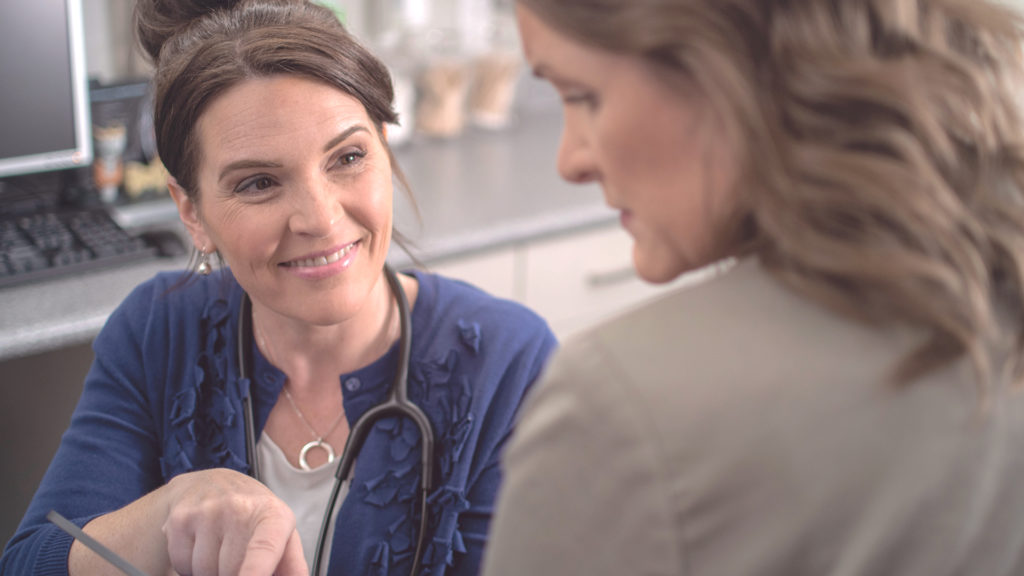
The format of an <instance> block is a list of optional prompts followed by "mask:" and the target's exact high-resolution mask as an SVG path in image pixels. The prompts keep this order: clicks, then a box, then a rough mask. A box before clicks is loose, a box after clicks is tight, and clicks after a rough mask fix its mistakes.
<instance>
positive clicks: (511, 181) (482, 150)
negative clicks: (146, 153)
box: [0, 111, 616, 361]
mask: <svg viewBox="0 0 1024 576" xmlns="http://www.w3.org/2000/svg"><path fill="white" fill-rule="evenodd" d="M561 122H562V118H561V115H560V113H558V112H551V111H531V112H529V113H523V114H521V116H520V117H519V118H517V119H516V120H515V121H514V122H513V123H512V125H510V126H508V127H507V128H505V129H502V130H498V131H485V130H482V129H469V130H467V131H466V132H464V133H463V134H462V135H460V136H458V137H456V138H452V139H450V140H440V139H427V138H421V137H417V138H415V139H413V140H411V141H409V142H406V143H404V144H402V145H400V146H398V147H396V149H395V150H394V153H395V157H396V160H397V161H398V164H399V166H400V167H401V168H402V170H403V171H404V172H405V175H406V177H407V179H408V181H409V183H410V185H411V187H412V194H413V196H414V197H415V202H416V205H417V207H418V209H419V214H420V217H419V218H418V219H417V217H416V215H415V211H414V210H413V208H412V204H411V203H410V202H409V200H408V199H407V198H406V196H405V194H404V193H403V192H402V190H401V189H400V187H398V186H396V189H395V225H396V229H397V230H398V231H399V232H401V233H402V234H403V235H404V236H405V237H407V238H409V239H410V240H411V241H412V244H413V245H412V246H411V252H412V254H413V255H414V256H415V257H416V258H417V259H419V260H420V261H422V262H423V263H425V264H430V263H432V262H438V261H443V260H446V259H450V258H455V257H458V256H463V255H466V254H470V253H473V252H480V251H485V250H490V249H495V248H500V247H503V246H507V245H509V244H515V243H521V242H527V241H531V240H535V239H539V238H542V237H545V236H551V235H557V234H563V233H569V232H573V231H576V230H580V229H584V228H588V227H593V226H598V225H604V224H609V223H611V222H613V221H614V219H615V216H616V215H615V213H614V212H612V211H611V210H610V209H609V208H607V207H606V206H605V205H604V203H603V199H602V196H601V193H600V190H599V188H598V187H597V186H596V185H592V184H588V185H584V186H577V185H571V184H567V183H565V182H564V181H563V180H561V178H559V176H558V174H557V172H556V169H555V157H556V152H557V150H558V142H559V137H560V133H561ZM116 215H117V216H118V218H119V219H120V221H121V222H122V223H123V224H124V225H125V226H126V227H128V228H135V227H151V226H154V225H161V224H163V225H166V226H169V227H177V228H179V229H180V222H178V221H177V213H176V212H175V211H174V207H173V204H172V203H171V202H170V201H169V200H167V201H156V202H150V203H149V204H148V205H147V206H137V207H132V208H123V209H119V210H118V211H117V214H116ZM389 260H390V261H391V263H392V264H393V265H395V266H396V267H402V266H407V265H409V264H410V263H411V261H412V258H411V257H410V256H409V255H408V254H406V253H404V252H403V251H401V250H400V249H398V248H397V246H395V247H393V248H392V251H391V255H390V257H389ZM187 261H188V259H187V258H186V257H179V258H172V259H155V260H150V261H144V262H141V263H138V264H134V265H129V266H125V267H121V268H115V269H110V270H103V271H96V272H89V273H87V274H81V275H78V276H74V277H69V278H64V279H59V280H53V281H49V282H41V283H35V284H28V285H23V286H16V287H11V288H5V289H2V290H0V361H3V360H7V359H10V358H16V357H19V356H27V355H30V354H36V353H41V352H47V351H50V350H54V349H57V348H61V347H64V346H70V345H75V344H82V343H85V342H89V341H91V340H92V338H94V337H95V336H96V334H97V333H98V332H99V330H100V328H101V327H102V326H103V323H104V322H105V321H106V319H107V317H108V316H109V315H110V313H111V312H112V311H113V310H114V308H115V307H116V306H117V305H118V304H119V303H120V302H121V300H122V299H124V297H125V296H127V295H128V293H129V292H130V291H131V289H132V288H133V287H134V286H136V285H137V284H139V283H140V282H142V281H144V280H146V279H147V278H149V277H151V276H152V275H154V274H155V273H157V272H158V271H161V270H169V269H178V268H184V267H185V265H186V264H187Z"/></svg>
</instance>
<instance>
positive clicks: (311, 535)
mask: <svg viewBox="0 0 1024 576" xmlns="http://www.w3.org/2000/svg"><path fill="white" fill-rule="evenodd" d="M256 451H257V452H258V453H259V459H260V477H261V478H262V479H263V484H264V485H266V487H267V488H270V491H271V492H273V493H274V494H276V495H277V497H278V498H280V499H281V500H283V501H284V503H285V504H287V505H288V507H289V508H291V509H292V513H293V514H295V526H296V528H297V529H298V531H299V537H300V539H301V540H302V553H303V554H304V555H305V556H306V563H307V564H308V565H309V569H310V570H312V569H313V555H314V554H315V553H316V539H317V536H319V534H320V525H321V524H322V523H323V517H324V511H325V510H326V509H327V500H328V499H329V498H330V497H331V488H332V487H333V486H334V471H335V468H336V467H337V465H338V461H337V460H335V461H334V462H333V463H330V464H327V463H325V464H323V465H322V466H319V467H317V468H314V469H312V470H308V471H307V470H302V469H299V468H296V467H294V466H292V465H291V463H290V462H288V458H286V457H285V455H284V451H282V450H281V448H280V447H279V446H278V445H277V444H274V441H273V440H271V439H270V436H267V435H266V434H260V440H259V442H257V443H256ZM347 494H348V480H345V482H343V483H342V485H341V490H340V491H339V492H338V500H337V502H335V504H334V517H333V518H331V524H330V526H328V527H327V542H326V544H325V545H324V554H323V561H322V564H321V566H320V574H321V575H324V574H326V573H327V564H328V560H329V559H330V557H331V542H332V541H333V540H334V523H335V522H336V521H337V519H338V510H340V509H341V503H342V502H343V501H344V500H345V496H346V495H347Z"/></svg>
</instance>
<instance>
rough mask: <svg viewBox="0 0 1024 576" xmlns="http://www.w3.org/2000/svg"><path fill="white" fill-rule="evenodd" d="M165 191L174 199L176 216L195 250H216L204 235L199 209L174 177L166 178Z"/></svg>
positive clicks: (204, 230) (204, 229)
mask: <svg viewBox="0 0 1024 576" xmlns="http://www.w3.org/2000/svg"><path fill="white" fill-rule="evenodd" d="M167 190H168V191H169V192H170V193H171V198H173V199H174V204H175V205H177V207H178V216H179V217H181V221H182V222H184V224H185V228H187V229H188V233H189V235H190V236H192V244H193V245H195V247H196V249H197V250H205V251H206V252H213V251H214V250H216V249H217V247H216V246H214V245H213V242H211V241H210V237H209V236H208V235H207V234H206V228H204V227H203V221H202V220H201V219H200V218H199V207H198V206H196V203H195V202H193V201H192V199H191V198H189V196H188V194H186V193H185V189H184V188H182V187H181V185H180V184H178V181H177V180H176V179H175V178H174V176H168V177H167Z"/></svg>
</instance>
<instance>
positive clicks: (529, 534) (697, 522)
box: [484, 260, 1024, 576]
mask: <svg viewBox="0 0 1024 576" xmlns="http://www.w3.org/2000/svg"><path fill="white" fill-rule="evenodd" d="M914 342H915V340H914V339H913V338H912V335H911V334H910V333H909V332H899V331H895V330H892V331H884V332H883V331H879V330H873V329H869V328H866V327H863V326H860V325H857V324H854V323H851V322H849V321H846V320H844V319H842V318H840V317H838V316H836V315H834V314H832V313H830V312H828V311H826V310H824V309H823V308H820V307H818V306H816V305H814V304H812V303H810V302H808V301H806V300H804V299H801V298H799V297H797V296H796V295H795V294H794V293H792V292H790V291H788V290H786V289H785V288H783V287H782V286H781V285H779V284H778V283H777V282H775V281H774V280H773V279H771V278H770V277H769V276H768V275H767V274H766V273H765V272H764V271H763V270H762V269H761V267H760V265H759V264H758V263H757V262H756V261H754V260H748V261H744V262H742V263H740V264H739V265H738V266H736V267H735V268H734V269H733V270H732V271H730V272H727V273H726V274H724V275H723V276H722V277H720V278H717V279H715V280H712V281H710V282H707V283H704V284H701V285H699V286H696V287H692V288H688V289H685V290H683V291H680V292H678V293H674V294H671V295H669V296H667V297H664V298H660V299H659V300H657V301H655V302H653V303H650V304H648V305H645V306H644V307H642V308H640V309H638V310H636V311H634V312H633V313H630V314H628V315H625V316H623V317H620V318H618V319H615V320H612V321H609V322H607V323H604V324H603V325H601V326H599V327H597V328H595V329H593V330H590V331H588V332H585V333H583V334H581V335H580V336H579V337H577V338H575V339H572V340H570V341H569V342H568V343H566V344H565V346H564V347H563V348H562V350H561V351H560V352H559V353H558V355H557V356H556V358H555V359H554V360H553V362H552V365H551V366H550V367H549V371H548V373H547V374H546V377H545V378H544V380H543V381H542V383H540V384H539V385H538V387H537V388H536V389H535V390H534V393H533V394H532V395H531V396H530V397H529V398H528V399H527V402H526V405H525V406H524V409H523V413H522V417H521V421H520V424H519V426H518V428H517V431H516V432H515V434H514V436H513V439H512V441H511V443H510V446H509V449H508V452H507V454H506V460H505V466H506V476H505V481H504V482H505V484H504V487H503V491H502V493H501V496H500V498H499V502H498V510H497V514H496V517H495V521H494V525H493V526H492V537H491V540H490V543H489V546H488V552H487V557H486V559H485V569H484V574H485V575H486V576H522V575H524V574H530V575H532V576H544V575H559V576H562V575H568V574H586V575H588V576H602V575H608V576H622V575H627V574H629V575H632V574H645V575H646V574H650V575H656V574H665V575H668V574H687V575H694V576H711V575H721V576H746V575H754V574H757V575H761V576H765V575H767V576H771V575H780V576H781V575H785V576H799V575H814V576H822V575H836V576H838V575H843V576H847V575H849V576H853V575H890V574H893V575H900V576H915V575H919V576H943V575H953V574H958V575H959V574H963V575H966V574H970V575H987V576H1002V575H1011V574H1015V575H1020V574H1024V394H1022V393H1020V392H1018V391H1010V390H1006V389H1005V388H998V387H997V389H995V390H992V391H991V400H992V405H991V410H990V411H988V412H987V413H985V414H981V413H980V412H979V405H978V395H977V388H976V387H975V384H974V381H973V373H972V371H971V369H970V367H969V364H968V363H967V362H960V363H957V364H955V365H953V366H951V367H949V368H948V369H945V370H942V371H940V372H936V373H934V374H932V375H930V376H928V377H927V378H925V379H923V380H921V381H918V382H915V383H914V384H912V385H910V386H907V387H904V388H898V387H895V386H892V385H889V384H886V383H885V375H886V374H887V372H888V370H890V369H891V368H892V367H893V365H894V364H895V362H897V360H898V359H899V358H901V357H902V355H903V354H904V353H905V352H906V351H907V350H908V347H909V346H910V345H911V344H912V343H914Z"/></svg>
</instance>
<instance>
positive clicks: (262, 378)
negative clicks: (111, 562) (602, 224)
mask: <svg viewBox="0 0 1024 576" xmlns="http://www.w3.org/2000/svg"><path fill="white" fill-rule="evenodd" d="M409 273H410V274H413V275H415V276H416V278H417V279H418V280H419V284H420V287H419V293H418V296H417V300H416V303H415V306H414V308H413V311H412V325H413V333H412V359H411V362H410V369H409V396H410V399H411V400H413V401H414V402H416V403H417V405H419V406H420V408H421V409H423V411H424V412H425V413H426V415H427V417H428V418H429V419H430V421H431V424H432V425H433V428H434V435H435V442H436V444H435V453H436V462H437V464H436V465H435V467H436V468H437V470H436V473H437V474H438V478H437V481H436V482H435V486H437V488H436V489H435V490H434V492H433V493H432V494H431V495H430V498H429V509H430V514H431V525H430V534H429V535H428V539H427V548H426V552H425V555H424V566H425V567H426V569H425V570H424V572H423V573H424V574H433V575H439V574H457V575H471V574H476V573H477V572H478V570H479V566H480V562H481V557H482V555H483V549H484V544H485V541H486V537H487V531H488V526H489V524H490V518H491V513H492V511H493V505H494V501H495V497H496V493H497V489H498V485H499V482H500V480H501V471H500V468H499V456H500V453H501V451H502V449H503V447H504V445H505V442H506V439H507V438H508V435H509V433H510V431H511V428H512V425H513V422H514V419H515V416H516V413H517V411H518V408H519V406H520V403H521V401H522V399H523V395H524V394H525V393H526V391H527V389H528V388H529V386H530V385H531V384H532V383H533V382H534V381H535V380H536V379H537V377H538V375H539V373H540V372H541V370H542V368H543V366H544V363H545V361H546V360H547V358H548V356H549V354H550V353H551V352H552V350H553V349H554V347H555V345H556V343H555V339H554V336H553V335H552V333H551V331H550V330H549V328H548V326H547V324H546V323H545V322H544V321H543V320H542V319H541V318H539V317H538V316H537V315H535V314H534V313H532V312H530V311H529V310H527V309H525V308H524V307H522V306H520V305H518V304H515V303H513V302H509V301H505V300H500V299H497V298H494V297H491V296H488V295H486V294H484V293H483V292H481V291H480V290H477V289H476V288H473V287H471V286H469V285H467V284H464V283H461V282H457V281H454V280H450V279H445V278H442V277H439V276H436V275H431V274H424V273H421V272H416V271H411V272H409ZM178 279H179V275H178V273H163V274H160V275H158V276H157V277H156V278H154V279H152V280H150V281H148V282H146V283H144V284H142V285H141V286H139V287H138V288H137V289H135V291H134V292H133V293H132V294H131V295H130V296H129V297H128V298H127V299H126V300H125V301H124V302H123V303H122V304H121V306H120V307H119V308H118V309H117V310H116V311H115V312H114V313H113V314H112V315H111V317H110V319H109V320H108V322H107V324H106V326H105V327H104V328H103V330H102V331H101V333H100V335H99V336H98V337H97V338H96V341H95V343H94V346H93V347H94V350H95V354H96V359H95V361H94V363H93V365H92V368H91V370H90V372H89V375H88V376H87V378H86V382H85V387H84V390H83V394H82V398H81V400H80V402H79V404H78V407H77V408H76V409H75V413H74V416H73V417H72V421H71V425H70V429H69V430H68V432H67V433H66V434H65V435H64V438H63V440H62V441H61V445H60V448H59V449H58V451H57V454H56V456H55V457H54V460H53V462H52V463H51V465H50V468H49V470H48V471H47V472H46V475H45V477H44V478H43V481H42V483H41V485H40V487H39V490H38V492H37V493H36V495H35V497H34V499H33V501H32V503H31V505H30V507H29V509H28V511H27V513H26V515H25V518H24V519H23V520H22V523H21V525H20V526H19V528H18V531H17V533H16V534H15V536H14V537H13V538H12V539H11V540H10V541H9V542H8V544H7V547H6V549H5V550H4V555H3V557H2V558H0V573H2V574H39V575H43V574H47V575H48V574H67V555H68V551H69V549H70V546H71V540H70V538H69V537H68V536H66V535H65V534H64V533H63V532H61V531H59V530H58V529H56V528H55V527H54V526H52V525H50V524H49V523H48V522H46V520H45V515H46V513H47V511H49V510H50V509H55V510H57V511H58V512H60V513H61V514H63V515H64V516H66V517H68V518H69V519H71V520H72V521H73V522H75V523H76V524H78V525H79V526H81V525H84V524H85V523H86V522H88V521H89V520H91V519H93V518H95V517H97V516H99V515H102V514H105V513H108V512H111V511H113V510H117V509H119V508H121V507H123V506H125V505H126V504H128V503H130V502H132V501H134V500H136V499H138V498H139V497H141V496H143V495H145V494H146V493H148V492H150V491H152V490H154V489H155V488H158V487H159V486H161V485H163V484H165V483H166V482H167V481H168V480H170V479H171V478H172V477H173V476H175V475H177V474H181V473H183V472H189V471H193V470H201V469H206V468H213V467H226V468H231V469H234V470H238V471H241V472H245V471H246V470H247V469H248V466H247V463H246V460H245V437H244V428H243V418H242V404H241V398H242V395H243V389H244V388H245V387H247V386H250V387H251V390H252V394H253V398H254V405H255V421H256V422H255V423H256V429H257V437H258V434H259V433H260V431H262V429H263V426H264V424H265V423H266V421H267V417H268V415H269V414H270V409H271V407H272V406H273V405H274V403H275V402H276V400H277V396H278V394H279V393H280V391H281V387H282V386H283V384H284V374H283V373H281V372H280V371H279V370H277V369H276V368H274V367H273V366H271V365H270V364H269V363H268V362H267V361H266V359H265V358H263V356H262V355H260V353H259V350H258V348H256V347H255V346H253V349H252V355H253V358H254V373H253V376H252V379H251V381H243V380H240V379H239V378H238V367H237V366H236V361H235V360H236V358H235V356H236V354H235V350H236V345H235V341H236V327H237V322H238V308H239V302H240V298H241V296H242V290H241V288H240V287H239V285H238V284H237V282H236V281H235V280H234V278H233V277H232V276H231V274H230V272H229V271H221V272H218V273H215V274H213V275H211V276H209V277H205V278H198V279H197V280H196V281H194V282H192V283H190V284H188V285H186V286H185V287H179V288H175V289H173V290H171V288H172V286H174V284H175V283H176V282H177V281H178ZM397 352H398V351H397V345H396V346H395V347H392V349H391V350H390V351H388V352H387V353H386V354H385V355H384V356H383V357H381V358H380V359H378V360H377V361H375V362H374V363H372V364H371V365H369V366H366V367H364V368H362V369H360V370H357V371H355V372H353V373H350V374H343V375H341V376H340V379H339V386H341V387H342V393H343V396H344V406H345V413H346V417H347V418H348V420H349V423H350V424H351V423H353V422H355V420H356V419H357V418H358V417H359V416H360V415H362V414H363V413H364V412H365V411H366V410H367V409H369V408H370V407H372V406H374V405H375V404H376V403H378V402H380V401H381V400H382V399H383V398H384V395H385V394H386V391H387V389H388V387H389V385H390V382H391V378H392V375H393V374H394V369H395V367H394V365H395V360H396V358H397ZM419 454H420V453H419V434H418V432H417V429H416V426H415V425H414V424H413V423H412V422H410V421H405V420H398V419H390V420H385V421H382V422H380V423H378V424H377V426H375V428H374V430H373V432H372V433H371V434H370V436H369V438H368V439H367V441H366V445H365V446H364V448H363V450H362V451H361V452H360V454H359V458H358V463H357V465H356V467H355V471H354V476H353V479H352V483H351V486H350V491H349V495H348V496H347V497H346V499H345V501H344V502H343V503H342V504H341V507H340V510H339V512H338V514H339V516H338V522H337V528H336V531H335V535H334V541H333V544H332V549H331V558H330V564H329V569H330V570H329V573H330V574H331V575H360V576H363V575H375V576H376V575H383V574H403V575H404V574H408V571H409V568H410V562H411V556H412V553H413V549H414V547H415V542H416V538H415V535H416V530H417V529H418V526H419V522H418V515H419V514H418V511H417V510H416V509H415V508H416V500H417V498H416V495H417V489H418V486H419V469H420V464H419Z"/></svg>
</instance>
